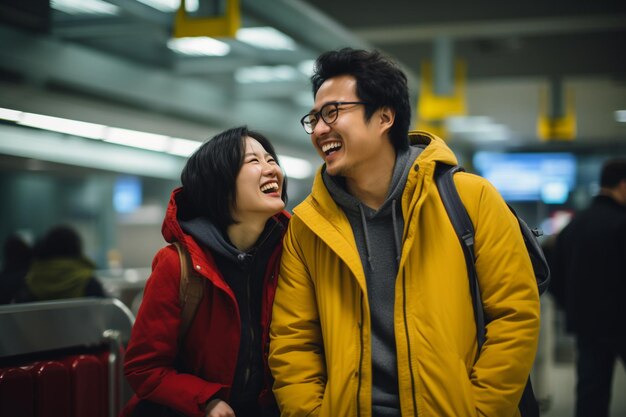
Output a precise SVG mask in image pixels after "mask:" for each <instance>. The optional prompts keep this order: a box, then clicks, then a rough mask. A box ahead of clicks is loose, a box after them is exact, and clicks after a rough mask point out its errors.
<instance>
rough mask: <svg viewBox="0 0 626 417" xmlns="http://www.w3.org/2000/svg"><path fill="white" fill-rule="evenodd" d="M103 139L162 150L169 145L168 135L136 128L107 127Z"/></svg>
mask: <svg viewBox="0 0 626 417" xmlns="http://www.w3.org/2000/svg"><path fill="white" fill-rule="evenodd" d="M104 140H105V141H106V142H112V143H117V144H119V145H125V146H132V147H135V148H142V149H148V150H151V151H159V152H164V151H165V150H167V148H168V146H169V140H170V138H169V136H165V135H157V134H155V133H147V132H140V131H138V130H128V129H120V128H117V127H109V128H108V129H107V131H106V134H105V138H104Z"/></svg>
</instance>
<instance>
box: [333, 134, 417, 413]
mask: <svg viewBox="0 0 626 417" xmlns="http://www.w3.org/2000/svg"><path fill="white" fill-rule="evenodd" d="M422 150H423V149H422V148H419V147H416V146H412V147H410V148H409V149H408V150H404V151H399V152H398V154H397V156H396V163H395V166H394V169H393V174H392V178H391V184H390V186H389V193H388V195H387V198H386V200H385V202H384V203H383V205H382V206H381V207H380V209H379V210H378V211H376V210H373V209H371V208H370V207H368V206H366V205H364V204H363V203H361V202H360V201H359V200H357V199H356V198H355V197H353V196H352V195H350V194H349V193H348V191H347V190H346V187H345V179H344V178H343V177H335V176H331V175H329V174H328V173H327V172H326V170H325V169H324V170H323V172H322V178H323V180H324V184H325V185H326V188H327V189H328V192H329V193H330V195H331V196H332V198H333V200H334V201H335V202H336V203H337V204H338V205H339V206H340V207H341V208H342V209H343V211H344V212H345V213H346V216H347V217H348V220H349V221H350V226H352V232H353V233H354V240H355V241H356V245H357V249H358V251H359V255H360V257H361V264H362V265H363V271H364V273H365V279H366V282H367V295H368V298H369V305H370V315H371V323H372V329H371V334H372V379H373V381H372V415H374V416H377V417H378V416H379V417H392V416H393V417H396V416H397V417H400V416H401V413H400V397H399V395H398V370H397V360H396V341H395V334H394V324H393V311H394V299H395V281H396V275H397V273H398V264H399V261H400V254H401V252H402V232H403V229H404V218H403V217H402V207H401V204H400V201H401V198H402V193H403V191H404V186H405V184H406V179H407V176H408V173H409V169H410V168H411V166H412V165H413V162H414V161H415V159H416V158H417V156H418V155H419V154H420V153H421V152H422Z"/></svg>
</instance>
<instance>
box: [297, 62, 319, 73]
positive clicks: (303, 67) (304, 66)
mask: <svg viewBox="0 0 626 417" xmlns="http://www.w3.org/2000/svg"><path fill="white" fill-rule="evenodd" d="M314 67H315V61H314V60H312V59H307V60H306V61H302V62H301V63H299V64H298V70H300V72H301V73H303V74H304V75H306V76H307V77H310V76H311V75H313V68H314Z"/></svg>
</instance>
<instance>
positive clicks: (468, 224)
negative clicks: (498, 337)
mask: <svg viewBox="0 0 626 417" xmlns="http://www.w3.org/2000/svg"><path fill="white" fill-rule="evenodd" d="M459 171H464V169H463V168H462V167H460V166H458V165H455V166H452V165H445V164H440V165H438V166H437V169H436V170H435V182H436V184H437V189H438V190H439V194H440V195H441V200H442V201H443V205H444V206H445V208H446V211H447V212H448V217H449V218H450V222H451V223H452V226H454V230H455V231H456V234H457V236H458V237H459V241H460V242H461V246H462V248H463V253H464V254H465V264H466V266H467V275H468V277H469V280H470V291H471V293H472V304H473V306H474V319H475V321H476V338H477V340H478V352H479V353H480V350H481V348H482V346H483V343H484V342H485V324H486V323H485V314H484V311H483V303H482V299H481V298H480V289H479V288H478V277H477V275H476V267H475V264H474V262H475V258H474V226H473V225H472V221H471V219H470V217H469V215H468V214H467V210H465V206H463V202H462V201H461V197H459V193H458V192H457V190H456V185H455V184H454V180H453V178H452V176H453V175H454V174H455V173H456V172H459ZM509 209H510V210H511V211H512V212H513V214H514V215H515V217H516V218H517V221H518V223H519V227H520V230H521V232H522V236H523V237H524V243H525V244H526V250H527V251H528V255H529V256H530V260H531V262H532V265H533V271H534V273H535V279H536V280H537V288H538V289H539V294H542V293H543V292H544V291H545V290H546V288H547V287H548V284H549V282H550V268H549V267H548V262H547V261H546V257H545V255H544V254H543V250H542V249H541V246H540V245H539V242H538V241H537V237H539V236H541V235H542V234H543V233H542V232H541V230H539V229H531V228H530V227H528V225H527V224H526V223H525V222H524V221H523V220H522V219H520V218H519V217H518V216H517V213H515V210H513V209H512V208H511V207H510V206H509ZM519 410H520V413H521V415H522V417H538V416H539V405H538V404H537V400H536V399H535V394H534V393H533V387H532V384H531V382H530V376H529V377H528V381H527V382H526V387H525V388H524V393H523V394H522V398H521V400H520V403H519Z"/></svg>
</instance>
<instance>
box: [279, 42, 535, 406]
mask: <svg viewBox="0 0 626 417" xmlns="http://www.w3.org/2000/svg"><path fill="white" fill-rule="evenodd" d="M312 82H313V91H314V95H315V104H314V107H313V110H311V112H309V114H307V115H305V116H304V117H303V119H302V125H303V126H304V129H305V131H306V132H307V133H309V134H310V135H311V142H312V144H313V147H314V148H315V149H316V150H317V152H318V153H319V155H320V156H321V157H322V159H323V160H324V162H325V163H324V165H323V166H322V167H321V168H320V169H319V170H318V172H317V175H316V178H315V181H314V184H313V189H312V192H311V194H310V195H309V196H308V197H307V199H306V200H305V201H304V202H303V203H301V204H300V205H299V206H298V207H296V208H295V209H294V216H293V217H292V221H291V223H290V225H289V228H288V231H287V234H286V236H285V242H284V252H283V258H282V268H281V275H280V278H279V282H278V289H277V292H276V299H275V304H274V309H273V318H272V320H273V321H272V327H271V343H270V358H269V361H270V367H271V369H272V373H273V376H274V378H275V384H274V392H275V394H276V397H277V401H278V403H279V406H280V408H281V412H282V416H309V415H311V416H333V417H340V416H362V417H369V416H381V417H387V416H401V415H402V416H416V415H420V416H438V417H445V416H450V417H452V416H454V417H459V416H476V415H486V416H514V415H516V412H517V411H516V410H517V404H518V402H519V400H520V397H521V395H522V390H523V388H524V385H525V382H526V379H527V377H528V374H529V372H530V369H531V366H532V363H533V360H534V355H535V350H536V345H537V338H538V331H539V302H538V293H537V285H536V283H535V279H534V276H533V271H532V266H531V263H530V260H529V258H528V255H527V252H526V249H525V246H524V243H523V241H522V237H521V235H520V232H519V227H518V225H517V220H516V219H515V217H514V216H513V215H512V214H511V212H510V211H509V209H508V208H507V206H506V205H505V203H504V202H503V201H502V199H501V198H500V196H499V195H498V194H497V192H496V191H495V189H494V188H493V187H491V186H490V185H489V184H488V183H487V182H486V181H484V180H483V179H481V178H479V177H476V176H474V175H470V174H465V173H463V174H457V175H455V181H456V184H457V186H458V187H459V191H460V194H461V197H462V199H463V201H464V203H465V205H466V207H467V209H468V211H469V214H470V216H471V218H472V219H473V222H474V225H475V228H476V255H477V259H476V268H477V271H478V275H479V277H480V287H481V292H482V299H483V302H484V308H485V312H486V316H487V318H488V319H489V320H490V323H489V324H488V325H487V342H486V343H485V345H484V347H483V349H482V352H481V354H480V358H479V359H478V361H477V362H476V363H474V362H475V359H476V356H477V344H476V327H475V323H474V313H473V311H472V302H471V296H470V290H469V280H468V276H467V270H466V265H465V258H464V256H463V252H462V249H461V245H460V243H459V240H458V238H457V236H456V234H455V232H454V229H453V228H452V225H451V223H450V220H449V218H448V215H447V213H446V211H445V208H444V206H443V203H442V202H441V198H440V197H439V194H438V192H437V189H436V185H435V183H434V180H433V172H434V169H435V166H436V165H437V164H438V163H446V164H456V162H457V161H456V158H455V157H454V155H453V154H452V152H451V151H450V150H449V149H448V147H447V146H446V145H445V144H444V143H443V142H442V141H441V140H440V139H438V138H436V137H434V136H432V135H429V134H426V133H419V134H415V135H411V136H410V137H409V135H408V127H409V123H410V115H411V110H410V105H409V99H408V89H407V84H406V77H405V75H404V74H403V73H402V72H401V71H400V70H399V69H398V68H397V67H396V66H395V65H394V64H393V63H392V62H390V61H388V60H387V59H385V58H384V57H382V56H381V55H380V54H379V53H376V52H366V51H359V50H352V49H343V50H340V51H332V52H327V53H324V54H322V55H321V56H320V57H319V58H318V59H317V62H316V69H315V73H314V75H313V77H312ZM407 138H408V139H407Z"/></svg>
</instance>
